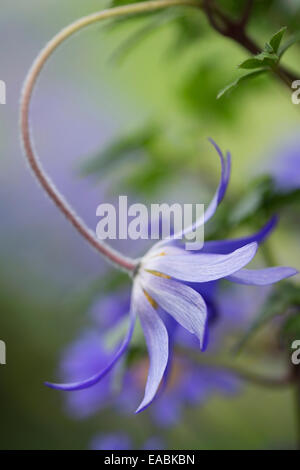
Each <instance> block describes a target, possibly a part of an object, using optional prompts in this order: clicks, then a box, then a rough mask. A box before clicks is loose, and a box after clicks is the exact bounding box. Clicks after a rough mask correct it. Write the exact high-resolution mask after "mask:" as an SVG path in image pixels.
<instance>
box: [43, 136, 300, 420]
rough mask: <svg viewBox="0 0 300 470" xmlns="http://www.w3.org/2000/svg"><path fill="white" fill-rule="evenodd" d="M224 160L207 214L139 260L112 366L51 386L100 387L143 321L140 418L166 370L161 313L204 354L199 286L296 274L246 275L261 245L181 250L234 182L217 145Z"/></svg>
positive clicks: (285, 270) (282, 270)
mask: <svg viewBox="0 0 300 470" xmlns="http://www.w3.org/2000/svg"><path fill="white" fill-rule="evenodd" d="M213 145H214V146H215V148H216V150H217V152H218V155H219V157H220V160H221V180H220V183H219V186H218V188H217V191H216V194H215V196H214V197H213V199H212V201H211V203H210V204H209V206H208V208H207V210H206V211H205V213H204V217H202V218H201V219H199V220H198V221H197V222H195V224H193V225H192V226H191V227H188V228H185V229H184V230H183V231H182V232H181V233H177V234H175V235H173V236H172V237H171V238H170V239H168V240H162V241H159V242H158V243H156V244H155V245H154V246H153V247H152V248H151V249H150V250H149V251H148V252H147V253H146V255H145V256H144V257H143V258H141V260H140V262H139V264H138V267H137V269H136V271H135V273H134V276H133V289H132V295H131V306H130V313H129V328H128V332H127V334H126V336H125V338H124V340H123V342H122V344H121V345H120V347H119V349H118V350H117V351H116V354H115V356H114V357H113V358H112V359H111V361H110V362H109V363H108V365H107V366H106V367H105V368H104V369H103V370H101V371H100V372H99V373H96V374H94V375H92V376H91V377H89V378H88V379H85V380H82V381H79V382H75V383H68V384H49V383H48V384H47V385H48V386H50V387H52V388H55V389H59V390H66V391H74V390H82V389H85V388H88V387H91V386H92V385H95V384H97V383H98V382H99V381H100V380H101V379H102V378H103V377H105V376H106V375H107V374H108V372H109V371H110V370H111V369H112V368H113V367H114V366H115V364H116V363H117V362H118V361H119V359H120V358H121V357H122V356H123V355H124V353H125V352H126V350H127V348H128V346H129V343H130V341H131V337H132V334H133V331H134V327H135V323H136V319H137V318H139V320H140V323H141V326H142V330H143V333H144V336H145V339H146V343H147V347H148V351H149V357H150V364H149V372H148V378H147V383H146V388H145V394H144V398H143V400H142V402H141V403H140V405H139V407H138V409H137V411H136V412H137V413H138V412H140V411H142V410H144V409H145V408H146V407H147V406H149V404H150V403H151V402H152V401H153V399H154V397H155V395H156V393H157V390H158V388H159V385H160V383H161V380H162V378H163V376H164V373H165V371H166V368H167V366H168V359H169V335H168V331H167V328H166V326H165V323H164V322H163V320H162V318H161V315H160V310H162V311H164V312H166V313H167V314H169V315H170V316H171V317H172V318H173V319H174V320H175V321H176V322H177V323H178V324H179V325H181V326H182V327H183V328H185V329H186V330H187V331H189V332H190V333H192V334H193V335H195V336H196V337H197V339H198V343H199V345H200V348H201V349H204V347H205V344H206V336H207V333H206V328H207V323H208V322H207V320H208V313H207V306H206V303H205V300H204V298H203V296H202V295H201V294H200V293H199V292H200V291H199V288H198V287H199V285H200V286H201V284H203V283H208V282H213V281H217V280H220V279H227V280H229V281H232V282H235V283H238V284H246V285H269V284H273V283H275V282H278V281H280V280H282V279H285V278H288V277H290V276H293V275H295V274H296V273H297V271H296V270H295V269H292V268H289V267H272V268H266V269H252V270H251V269H245V266H246V265H247V264H248V263H250V261H251V260H252V259H253V258H254V256H255V254H256V251H257V247H258V243H257V240H256V241H251V242H249V238H248V239H247V238H246V239H244V240H243V239H240V240H238V242H237V244H236V241H225V242H224V241H214V242H208V243H206V244H205V245H204V249H202V250H199V251H194V252H191V251H186V250H185V248H184V245H181V244H180V240H179V239H180V238H181V239H182V238H183V237H184V236H185V235H187V234H188V233H189V232H192V231H195V229H197V228H198V227H199V226H200V225H202V224H205V223H206V222H208V221H209V220H210V219H211V217H212V216H213V215H214V213H215V211H216V209H217V207H218V205H219V204H220V202H221V201H222V199H223V197H224V195H225V192H226V189H227V186H228V183H229V177H230V160H231V159H230V154H229V153H227V155H226V157H224V156H223V154H222V152H221V150H220V149H219V147H217V145H216V144H214V143H213Z"/></svg>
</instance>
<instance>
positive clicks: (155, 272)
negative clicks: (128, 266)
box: [145, 269, 171, 279]
mask: <svg viewBox="0 0 300 470" xmlns="http://www.w3.org/2000/svg"><path fill="white" fill-rule="evenodd" d="M145 271H147V272H148V273H150V274H153V276H158V277H163V278H164V279H171V276H168V275H167V274H164V273H160V272H159V271H153V270H152V269H145Z"/></svg>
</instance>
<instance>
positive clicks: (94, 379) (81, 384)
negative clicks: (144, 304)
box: [45, 308, 136, 392]
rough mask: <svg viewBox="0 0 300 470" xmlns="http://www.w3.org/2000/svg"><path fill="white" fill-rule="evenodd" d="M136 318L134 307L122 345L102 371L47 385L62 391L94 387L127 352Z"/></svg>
mask: <svg viewBox="0 0 300 470" xmlns="http://www.w3.org/2000/svg"><path fill="white" fill-rule="evenodd" d="M135 319H136V313H135V310H134V308H131V312H130V324H129V328H128V331H127V334H126V336H125V338H124V340H123V342H122V344H121V346H120V347H119V348H118V350H117V352H116V353H115V354H114V356H113V358H112V359H111V361H110V362H109V363H108V365H107V366H106V367H105V368H104V369H102V370H101V371H100V372H98V373H96V374H94V375H92V376H91V377H89V378H87V379H85V380H80V381H78V382H73V383H64V384H57V383H51V382H45V385H46V386H47V387H49V388H53V389H55V390H62V391H67V392H72V391H75V390H84V389H86V388H89V387H92V386H93V385H95V384H97V383H98V382H100V380H101V379H102V378H103V377H105V376H106V375H107V374H108V373H109V372H110V371H111V369H112V368H113V367H114V365H115V364H116V363H117V362H118V361H119V359H120V358H121V357H122V356H123V354H124V353H125V352H126V350H127V348H128V345H129V343H130V340H131V337H132V334H133V330H134V325H135Z"/></svg>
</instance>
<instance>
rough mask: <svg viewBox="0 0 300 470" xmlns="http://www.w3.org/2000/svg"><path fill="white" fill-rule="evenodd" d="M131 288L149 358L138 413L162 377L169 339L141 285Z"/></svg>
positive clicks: (145, 405)
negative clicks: (143, 392) (142, 396)
mask: <svg viewBox="0 0 300 470" xmlns="http://www.w3.org/2000/svg"><path fill="white" fill-rule="evenodd" d="M133 289H134V292H133V299H134V305H135V310H136V312H137V314H138V315H139V318H140V321H141V325H142V329H143V332H144V335H145V339H146V343H147V347H148V352H149V358H150V366H149V372H148V378H147V383H146V388H145V395H144V398H143V400H142V402H141V404H140V406H139V407H138V409H137V410H136V413H139V412H141V411H143V410H144V409H145V408H147V406H149V405H150V403H151V402H152V400H153V398H154V397H155V394H156V392H157V390H158V387H159V385H160V382H161V380H162V378H163V375H164V372H165V369H166V367H167V363H168V354H169V345H168V343H169V340H168V332H167V329H166V327H165V325H164V323H163V321H162V320H161V318H160V317H159V315H158V313H157V311H156V309H155V308H154V307H153V305H152V304H151V303H150V301H149V299H148V298H147V297H146V294H145V292H144V291H143V289H142V287H141V286H140V285H139V284H137V283H135V284H134V288H133Z"/></svg>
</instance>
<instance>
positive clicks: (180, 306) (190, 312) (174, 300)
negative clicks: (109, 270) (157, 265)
mask: <svg viewBox="0 0 300 470" xmlns="http://www.w3.org/2000/svg"><path fill="white" fill-rule="evenodd" d="M143 281H144V282H145V288H146V289H147V292H149V294H150V295H151V297H152V298H153V299H154V300H155V301H156V302H157V303H158V305H159V306H160V307H161V308H162V309H163V310H165V311H166V312H168V313H169V314H170V315H172V317H173V318H174V319H175V320H176V321H177V322H178V323H179V324H180V325H181V326H183V327H184V328H186V329H187V330H188V331H189V332H190V333H193V334H195V335H196V336H197V338H198V339H199V341H200V347H201V348H203V344H204V336H205V327H206V320H207V308H206V304H205V302H204V299H203V297H202V296H201V295H200V294H199V293H198V292H196V291H195V290H193V289H192V288H191V287H188V286H186V285H184V284H181V283H179V282H177V281H174V280H173V279H165V278H162V277H159V276H155V275H153V274H150V273H149V274H146V273H145V274H143Z"/></svg>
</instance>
